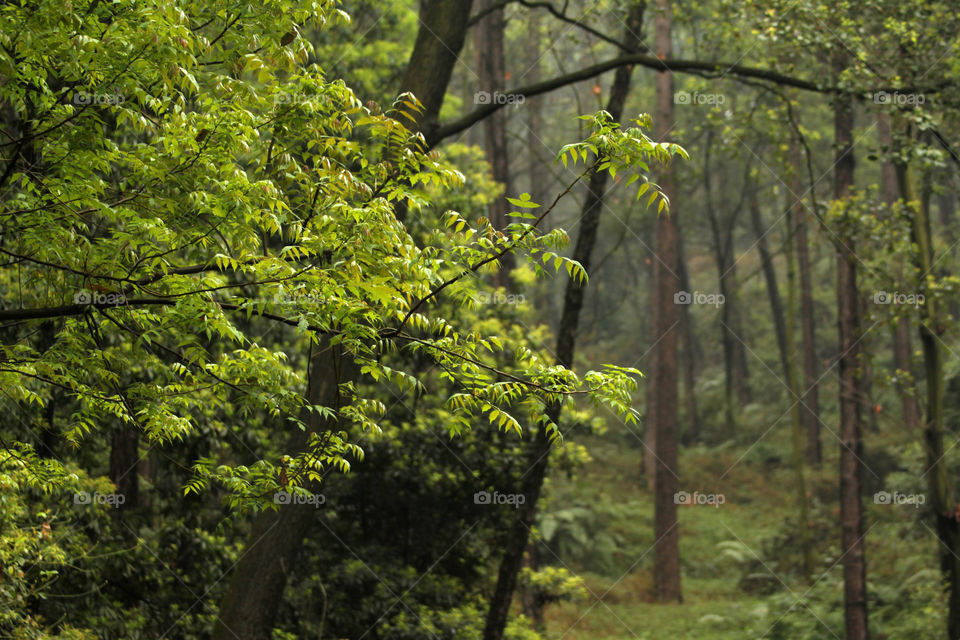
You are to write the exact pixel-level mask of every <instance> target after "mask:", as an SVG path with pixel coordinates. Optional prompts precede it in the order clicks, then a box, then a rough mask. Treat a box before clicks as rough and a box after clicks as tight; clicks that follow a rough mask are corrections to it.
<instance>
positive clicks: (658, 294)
mask: <svg viewBox="0 0 960 640" xmlns="http://www.w3.org/2000/svg"><path fill="white" fill-rule="evenodd" d="M657 8H658V12H657V17H656V19H655V21H654V25H655V31H656V36H655V41H656V42H655V49H656V51H657V54H658V55H662V56H664V57H669V56H670V36H671V27H672V7H671V5H670V0H658V2H657ZM656 95H657V97H656V111H655V116H654V125H655V127H656V133H657V137H658V138H659V139H660V140H663V139H664V138H665V137H666V136H667V135H668V134H669V132H670V131H671V130H672V129H673V127H674V113H673V107H674V104H673V75H672V74H671V73H670V72H669V71H665V72H662V73H659V74H658V75H657V78H656ZM660 186H661V188H662V189H663V192H664V194H665V195H666V196H667V197H668V198H669V199H670V203H671V205H670V212H669V214H668V215H663V216H660V217H659V219H658V220H657V226H656V254H657V259H656V260H655V262H654V269H653V290H654V292H655V293H654V301H653V336H652V343H654V344H655V346H653V347H652V354H653V369H652V376H651V377H652V378H654V379H655V380H656V381H657V383H656V386H655V393H656V403H655V407H654V408H655V411H654V413H653V415H649V416H648V419H649V420H651V421H652V422H653V431H654V433H655V434H656V435H655V440H656V442H655V446H656V449H655V452H656V461H655V474H654V525H653V528H654V533H653V535H654V540H656V547H655V549H654V562H653V589H654V593H653V595H654V598H655V599H657V600H659V601H661V602H668V601H677V602H679V601H681V600H682V599H683V598H682V592H681V587H680V532H679V531H678V528H677V503H676V501H675V499H674V496H675V494H676V492H677V482H678V481H677V476H678V475H679V474H678V466H677V432H678V431H679V424H678V420H677V342H678V337H679V334H680V332H679V330H678V329H677V326H676V325H677V323H678V322H679V312H678V309H677V307H678V305H677V304H676V303H675V301H674V294H675V293H677V292H679V291H680V278H679V275H678V273H679V270H680V265H679V251H678V238H679V232H678V229H677V215H678V214H677V208H676V204H677V203H676V198H675V196H676V187H675V182H674V175H673V171H672V170H671V169H670V168H669V167H667V168H666V170H665V171H664V172H663V175H662V177H661V178H660Z"/></svg>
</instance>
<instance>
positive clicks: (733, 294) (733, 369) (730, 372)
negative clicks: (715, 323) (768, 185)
mask: <svg viewBox="0 0 960 640" xmlns="http://www.w3.org/2000/svg"><path fill="white" fill-rule="evenodd" d="M712 149H713V132H712V131H709V132H707V142H706V144H705V145H704V161H703V162H704V164H703V187H704V194H705V196H704V197H705V209H706V213H707V220H708V221H709V222H710V231H711V236H712V238H713V250H714V258H715V260H716V264H717V276H718V280H719V285H720V293H721V295H723V297H724V303H723V305H722V306H721V308H720V338H721V345H722V346H723V368H724V394H725V395H724V416H725V420H726V424H727V430H728V432H729V433H731V434H732V433H734V432H735V431H736V427H737V413H738V411H737V408H738V407H742V406H744V405H746V404H749V402H750V388H749V386H748V383H747V377H748V369H747V355H746V348H745V347H744V345H743V342H742V338H741V336H743V323H742V322H741V318H740V305H739V295H738V293H739V292H738V288H737V266H736V261H735V260H734V243H733V240H734V234H733V231H734V228H735V226H736V221H737V217H738V216H739V214H740V209H741V207H740V205H738V206H736V207H734V208H733V209H732V210H731V211H730V213H728V214H727V215H722V214H721V213H720V212H718V211H717V210H716V208H715V207H714V200H713V177H712V176H713V171H712V167H711V151H712ZM744 188H746V185H744Z"/></svg>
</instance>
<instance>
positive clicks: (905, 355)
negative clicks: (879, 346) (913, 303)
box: [877, 112, 921, 431]
mask: <svg viewBox="0 0 960 640" xmlns="http://www.w3.org/2000/svg"><path fill="white" fill-rule="evenodd" d="M877 133H878V137H879V138H880V143H881V144H882V145H883V146H885V147H887V153H888V155H890V154H892V153H893V152H894V151H895V150H894V148H893V135H892V133H891V131H890V116H889V115H887V114H886V113H885V112H881V113H880V114H878V117H877ZM881 183H882V185H881V186H882V187H883V199H884V201H885V202H886V203H887V204H888V205H889V206H891V207H892V206H893V205H894V204H895V203H896V202H897V201H898V200H900V198H901V192H900V185H899V177H898V172H897V167H896V165H895V164H894V162H893V160H891V159H889V157H888V158H887V159H885V160H884V162H883V166H882V168H881ZM893 366H894V367H895V368H896V370H897V372H898V373H897V392H898V394H899V396H900V407H901V411H902V414H903V422H904V425H905V426H906V427H907V429H909V430H911V431H913V430H915V429H917V427H919V425H920V420H921V419H920V407H919V404H918V403H917V396H916V393H915V391H914V377H913V348H912V346H911V345H910V321H909V320H908V319H907V318H905V317H902V318H899V319H898V320H897V324H896V326H895V327H894V329H893ZM900 372H902V373H900Z"/></svg>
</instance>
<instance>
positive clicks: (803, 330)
mask: <svg viewBox="0 0 960 640" xmlns="http://www.w3.org/2000/svg"><path fill="white" fill-rule="evenodd" d="M790 162H791V164H792V165H793V172H794V174H795V176H797V182H796V189H795V190H794V193H796V194H799V193H800V190H801V189H802V188H803V187H802V182H801V181H800V179H799V177H800V176H801V175H802V173H803V169H802V158H801V155H800V145H799V144H797V142H796V141H794V142H793V143H792V145H791V152H790ZM797 204H798V205H799V206H797V207H795V209H794V217H795V219H796V234H795V238H796V243H797V244H796V247H797V267H798V268H799V272H800V338H801V345H802V350H803V389H804V392H805V393H804V395H803V398H802V399H803V408H802V410H801V413H802V414H803V418H804V422H805V423H806V426H807V462H808V463H809V464H811V465H813V466H815V467H819V466H820V463H821V461H822V460H823V450H822V445H821V442H820V394H819V382H818V380H819V377H820V375H819V367H818V366H817V340H816V324H815V322H814V307H813V278H812V269H811V265H810V248H809V246H808V242H807V228H808V226H807V225H808V218H807V211H806V208H805V207H803V206H802V204H801V203H799V202H798V203H797Z"/></svg>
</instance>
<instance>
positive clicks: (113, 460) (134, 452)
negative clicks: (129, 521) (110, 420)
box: [110, 425, 140, 509]
mask: <svg viewBox="0 0 960 640" xmlns="http://www.w3.org/2000/svg"><path fill="white" fill-rule="evenodd" d="M110 444H111V446H110V480H112V481H113V484H114V485H116V487H117V493H119V494H120V495H122V496H123V497H124V501H123V504H122V505H120V507H121V508H122V509H133V508H134V507H136V506H137V504H138V503H139V501H140V432H139V431H138V428H137V427H134V426H131V425H121V426H120V427H119V429H118V430H117V431H115V432H114V434H113V438H112V439H111V443H110Z"/></svg>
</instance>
